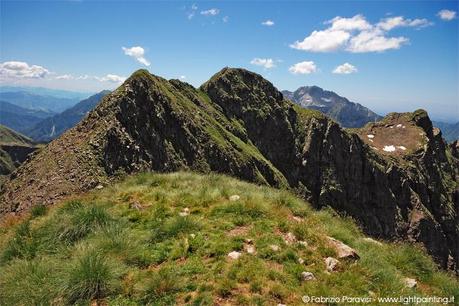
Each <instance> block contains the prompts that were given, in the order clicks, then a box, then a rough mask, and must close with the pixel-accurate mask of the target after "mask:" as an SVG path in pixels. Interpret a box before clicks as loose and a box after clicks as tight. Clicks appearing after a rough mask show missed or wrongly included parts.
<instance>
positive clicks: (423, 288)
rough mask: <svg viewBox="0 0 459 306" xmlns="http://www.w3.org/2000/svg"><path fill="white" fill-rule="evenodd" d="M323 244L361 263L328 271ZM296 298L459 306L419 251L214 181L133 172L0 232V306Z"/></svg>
mask: <svg viewBox="0 0 459 306" xmlns="http://www.w3.org/2000/svg"><path fill="white" fill-rule="evenodd" d="M327 236H331V237H333V238H335V239H337V240H340V241H342V242H343V243H345V244H347V245H349V246H351V247H352V248H354V249H355V250H356V251H357V253H358V254H359V256H360V258H359V259H358V260H345V259H343V260H340V265H339V268H338V269H337V270H336V271H333V272H327V270H326V267H325V263H324V259H325V258H326V257H337V254H336V250H335V249H333V248H332V247H331V246H330V245H329V244H328V243H327V241H328V240H327ZM286 237H290V240H289V238H286ZM291 237H294V241H292V240H291ZM248 245H250V246H251V249H250V251H249V249H248V248H247V247H248ZM231 252H237V254H240V256H239V258H237V259H231V258H230V257H229V256H228V254H229V253H231ZM304 271H307V272H312V273H313V274H314V276H315V280H309V281H305V280H304V279H302V276H301V274H302V272H304ZM406 277H409V278H413V279H415V280H416V281H417V286H416V287H414V288H408V287H407V286H406V285H405V284H404V278H406ZM303 295H309V296H313V295H314V296H321V295H323V296H342V295H347V296H361V297H368V296H372V297H375V298H377V297H387V296H400V295H411V296H427V295H429V296H431V295H436V296H448V297H450V296H455V298H456V300H459V284H458V282H457V280H456V279H454V277H452V276H450V275H448V274H446V273H445V272H441V271H439V270H438V269H437V268H436V266H435V265H434V264H433V262H432V261H431V259H430V258H429V257H428V256H426V255H425V253H424V252H423V251H422V250H421V249H420V248H419V247H417V246H416V245H407V244H394V243H380V242H378V241H375V240H370V239H367V238H366V237H365V236H364V235H363V234H362V233H361V231H360V230H359V229H358V227H357V226H356V224H355V223H354V222H353V220H351V219H348V218H342V217H339V216H337V215H336V214H335V213H334V212H333V211H332V210H323V211H319V212H317V211H314V210H312V209H311V208H310V206H309V205H308V204H307V203H305V202H304V201H302V200H300V199H298V198H296V197H295V196H294V195H292V194H290V193H288V192H286V191H278V190H274V189H270V188H267V187H259V186H256V185H253V184H248V183H243V182H240V181H238V180H236V179H232V178H229V177H225V176H221V175H214V174H212V175H207V176H202V175H197V174H193V173H173V174H139V175H136V176H132V177H130V178H128V179H127V180H125V181H123V182H121V183H119V184H115V185H113V186H110V187H105V188H103V189H102V190H97V191H94V192H90V193H88V194H86V195H83V196H81V197H78V198H74V199H72V200H68V201H66V202H64V203H61V204H60V205H57V206H55V207H53V208H50V209H47V208H46V207H44V206H37V207H36V208H34V209H33V211H31V213H30V214H29V215H27V216H23V217H21V218H19V217H18V218H9V219H5V220H4V221H3V224H2V226H1V227H0V304H1V305H48V304H54V305H63V304H80V305H85V304H89V303H93V304H94V303H98V304H102V305H145V304H150V305H170V304H180V305H182V304H190V305H213V304H241V305H247V304H254V305H273V304H274V305H277V304H278V303H283V304H288V305H298V304H302V300H301V297H302V296H303Z"/></svg>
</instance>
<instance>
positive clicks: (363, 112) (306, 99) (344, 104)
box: [282, 86, 382, 127]
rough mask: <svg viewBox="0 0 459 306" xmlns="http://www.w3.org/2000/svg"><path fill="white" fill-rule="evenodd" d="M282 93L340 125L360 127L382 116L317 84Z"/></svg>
mask: <svg viewBox="0 0 459 306" xmlns="http://www.w3.org/2000/svg"><path fill="white" fill-rule="evenodd" d="M282 93H283V94H284V96H285V97H286V98H287V99H289V100H291V101H293V102H295V103H296V104H298V105H300V106H301V107H304V108H308V109H314V110H318V111H320V112H322V113H324V114H325V115H327V116H328V117H330V118H332V119H333V120H335V121H336V122H338V123H339V124H340V125H341V126H342V127H362V126H364V125H365V124H366V123H368V122H374V121H378V120H380V119H381V118H382V117H381V116H379V115H378V114H375V113H374V112H372V111H371V110H369V109H368V108H366V107H365V106H362V105H360V104H359V103H354V102H350V101H349V100H348V99H346V98H344V97H341V96H339V95H337V94H336V93H334V92H333V91H327V90H323V89H322V88H320V87H318V86H303V87H300V88H298V89H297V90H295V91H294V92H291V91H288V90H284V91H282Z"/></svg>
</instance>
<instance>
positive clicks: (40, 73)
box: [0, 61, 50, 79]
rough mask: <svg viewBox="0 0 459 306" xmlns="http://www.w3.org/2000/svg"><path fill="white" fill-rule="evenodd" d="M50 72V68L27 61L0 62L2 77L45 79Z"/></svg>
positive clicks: (0, 76)
mask: <svg viewBox="0 0 459 306" xmlns="http://www.w3.org/2000/svg"><path fill="white" fill-rule="evenodd" d="M49 74H50V72H49V70H48V69H46V68H44V67H42V66H38V65H29V64H27V63H26V62H17V61H10V62H4V63H0V78H2V79H43V78H45V77H46V76H48V75H49Z"/></svg>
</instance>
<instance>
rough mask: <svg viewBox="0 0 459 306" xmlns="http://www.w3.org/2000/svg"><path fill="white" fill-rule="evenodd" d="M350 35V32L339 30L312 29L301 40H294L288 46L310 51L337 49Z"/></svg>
mask: <svg viewBox="0 0 459 306" xmlns="http://www.w3.org/2000/svg"><path fill="white" fill-rule="evenodd" d="M349 37H351V34H349V33H348V32H345V31H341V30H337V31H335V30H330V29H327V30H325V31H313V32H312V33H311V35H309V36H308V37H306V38H305V39H304V40H303V41H301V42H300V41H296V42H295V43H293V44H291V45H290V47H291V48H294V49H298V50H304V51H312V52H330V51H335V50H338V49H339V48H340V47H342V46H343V45H344V44H345V43H346V42H347V41H348V40H349Z"/></svg>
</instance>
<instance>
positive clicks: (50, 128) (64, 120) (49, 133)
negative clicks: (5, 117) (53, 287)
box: [25, 90, 110, 142]
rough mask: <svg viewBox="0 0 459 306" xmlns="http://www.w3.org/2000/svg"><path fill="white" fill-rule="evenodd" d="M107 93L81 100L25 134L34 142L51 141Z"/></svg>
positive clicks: (29, 129) (107, 91) (76, 121)
mask: <svg viewBox="0 0 459 306" xmlns="http://www.w3.org/2000/svg"><path fill="white" fill-rule="evenodd" d="M109 93H110V91H109V90H104V91H101V92H99V93H97V94H95V95H93V96H91V97H89V98H87V99H85V100H82V101H80V102H78V103H77V104H76V105H75V106H73V107H71V108H69V109H67V110H65V111H63V112H62V113H60V114H57V115H54V116H52V117H49V118H46V119H44V120H42V121H40V122H38V123H37V124H35V125H34V126H32V127H30V128H28V129H27V130H26V131H25V134H26V135H27V136H29V137H31V138H32V139H34V140H35V141H40V142H42V141H43V142H47V141H51V140H53V139H54V138H57V137H59V136H60V135H61V134H62V133H63V132H65V131H66V130H68V129H70V128H72V127H73V126H75V125H76V124H77V123H78V122H80V120H81V119H82V118H83V117H84V116H86V114H87V113H88V112H89V111H91V110H92V109H93V108H94V107H95V106H96V105H97V103H99V101H100V100H101V99H102V98H103V97H104V96H105V95H107V94H109Z"/></svg>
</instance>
